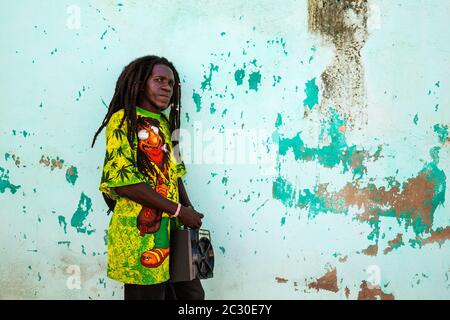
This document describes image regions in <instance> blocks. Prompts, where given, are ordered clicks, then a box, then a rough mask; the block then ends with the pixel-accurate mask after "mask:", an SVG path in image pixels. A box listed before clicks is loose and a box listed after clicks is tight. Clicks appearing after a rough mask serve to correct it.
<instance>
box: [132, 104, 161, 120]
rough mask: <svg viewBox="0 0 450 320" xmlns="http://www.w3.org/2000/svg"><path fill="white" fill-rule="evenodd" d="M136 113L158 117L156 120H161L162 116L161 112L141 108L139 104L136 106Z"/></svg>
mask: <svg viewBox="0 0 450 320" xmlns="http://www.w3.org/2000/svg"><path fill="white" fill-rule="evenodd" d="M136 114H139V115H141V116H144V117H149V118H153V119H156V120H160V118H161V114H160V113H156V112H152V111H148V110H146V109H143V108H140V107H138V106H136Z"/></svg>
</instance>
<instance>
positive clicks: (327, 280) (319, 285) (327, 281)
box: [308, 268, 339, 292]
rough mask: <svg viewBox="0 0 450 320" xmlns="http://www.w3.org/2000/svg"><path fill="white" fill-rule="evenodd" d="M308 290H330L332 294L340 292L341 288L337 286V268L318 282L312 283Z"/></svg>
mask: <svg viewBox="0 0 450 320" xmlns="http://www.w3.org/2000/svg"><path fill="white" fill-rule="evenodd" d="M308 288H310V289H311V288H313V289H316V290H317V291H319V289H321V290H328V291H332V292H338V291H339V288H338V285H337V271H336V268H334V269H333V270H330V271H328V272H327V273H326V274H325V275H323V276H322V277H320V278H318V279H317V280H316V281H314V282H312V283H310V284H309V285H308Z"/></svg>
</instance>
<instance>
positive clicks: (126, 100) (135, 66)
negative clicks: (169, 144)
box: [91, 55, 181, 213]
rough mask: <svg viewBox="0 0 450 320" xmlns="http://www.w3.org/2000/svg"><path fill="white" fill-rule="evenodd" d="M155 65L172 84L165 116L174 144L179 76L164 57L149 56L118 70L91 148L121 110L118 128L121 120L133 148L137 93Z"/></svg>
mask: <svg viewBox="0 0 450 320" xmlns="http://www.w3.org/2000/svg"><path fill="white" fill-rule="evenodd" d="M157 64H163V65H166V66H168V67H169V68H170V69H171V70H172V72H173V74H174V78H175V79H174V80H175V83H174V86H173V94H172V98H171V99H170V101H169V105H170V106H171V110H170V114H169V127H170V133H171V136H173V137H174V139H173V140H174V145H173V147H175V146H176V145H177V144H178V142H179V141H178V140H179V137H178V135H179V130H178V129H179V128H180V109H181V85H180V77H179V75H178V72H177V70H176V69H175V67H174V65H173V64H172V63H171V62H170V61H169V60H167V59H166V58H164V57H158V56H155V55H149V56H144V57H141V58H138V59H136V60H134V61H132V62H131V63H129V64H128V65H127V66H126V67H125V68H124V69H123V70H122V73H121V74H120V76H119V78H118V79H117V82H116V88H115V91H114V95H113V97H112V99H111V102H110V103H109V107H108V111H107V113H106V116H105V118H104V119H103V121H102V124H101V125H100V127H99V128H98V130H97V132H96V133H95V135H94V138H93V140H92V145H91V148H93V147H94V144H95V141H96V139H97V136H98V135H99V134H100V132H101V131H102V130H103V128H105V127H106V126H107V124H108V122H109V119H111V116H112V115H113V114H114V113H115V112H116V111H119V110H120V109H124V111H125V113H124V116H123V118H122V120H121V122H120V124H119V128H120V127H122V125H123V123H124V121H126V122H127V127H128V130H127V139H128V142H129V144H130V146H131V148H134V137H135V135H136V131H137V130H136V129H137V115H136V106H137V105H138V103H139V99H140V94H141V92H142V91H143V90H144V88H145V85H146V82H147V80H148V78H149V77H150V75H151V74H152V71H153V67H154V66H155V65H157ZM138 158H139V157H138ZM133 160H134V159H133ZM138 162H140V161H138ZM136 165H137V166H138V167H142V164H139V163H136ZM103 198H104V199H105V201H106V203H107V205H108V207H109V210H108V213H109V212H111V211H112V210H113V209H114V206H115V201H114V200H112V199H110V198H109V197H108V196H107V195H106V194H105V193H103Z"/></svg>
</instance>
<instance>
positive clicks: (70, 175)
mask: <svg viewBox="0 0 450 320" xmlns="http://www.w3.org/2000/svg"><path fill="white" fill-rule="evenodd" d="M77 179H78V169H77V168H76V167H74V166H70V167H69V168H67V171H66V180H67V182H69V183H70V184H72V185H75V182H76V181H77Z"/></svg>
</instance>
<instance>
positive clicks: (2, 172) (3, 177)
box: [0, 167, 21, 194]
mask: <svg viewBox="0 0 450 320" xmlns="http://www.w3.org/2000/svg"><path fill="white" fill-rule="evenodd" d="M20 188H21V186H20V185H14V184H12V183H11V181H9V170H6V169H4V168H2V167H0V192H1V193H5V191H6V189H9V191H10V192H11V193H12V194H15V193H16V192H17V190H18V189H20Z"/></svg>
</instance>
